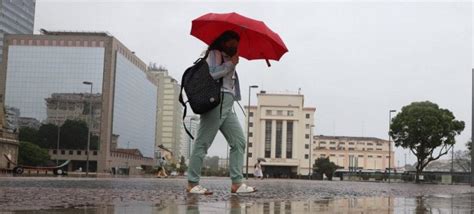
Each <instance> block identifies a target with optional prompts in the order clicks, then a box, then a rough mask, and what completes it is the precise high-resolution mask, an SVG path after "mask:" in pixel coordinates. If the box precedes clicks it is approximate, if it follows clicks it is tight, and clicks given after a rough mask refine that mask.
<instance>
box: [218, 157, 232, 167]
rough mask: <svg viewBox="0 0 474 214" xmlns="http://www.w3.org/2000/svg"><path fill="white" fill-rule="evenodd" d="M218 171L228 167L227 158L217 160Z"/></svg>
mask: <svg viewBox="0 0 474 214" xmlns="http://www.w3.org/2000/svg"><path fill="white" fill-rule="evenodd" d="M217 166H218V167H219V169H227V168H228V167H229V159H227V158H219V162H218V163H217Z"/></svg>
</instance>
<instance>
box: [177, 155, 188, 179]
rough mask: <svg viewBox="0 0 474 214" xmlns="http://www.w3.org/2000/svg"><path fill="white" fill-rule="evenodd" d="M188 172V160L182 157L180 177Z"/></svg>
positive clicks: (179, 170)
mask: <svg viewBox="0 0 474 214" xmlns="http://www.w3.org/2000/svg"><path fill="white" fill-rule="evenodd" d="M186 170H188V166H187V165H186V160H185V159H184V156H181V160H180V162H179V169H178V172H179V174H180V175H183V174H184V172H186Z"/></svg>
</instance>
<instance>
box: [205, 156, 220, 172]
mask: <svg viewBox="0 0 474 214" xmlns="http://www.w3.org/2000/svg"><path fill="white" fill-rule="evenodd" d="M204 166H205V167H209V168H211V169H215V170H217V169H218V168H219V156H212V157H205V158H204Z"/></svg>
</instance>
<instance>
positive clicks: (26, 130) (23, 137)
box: [18, 127, 38, 143]
mask: <svg viewBox="0 0 474 214" xmlns="http://www.w3.org/2000/svg"><path fill="white" fill-rule="evenodd" d="M18 138H19V140H20V141H23V142H30V143H36V141H37V140H38V130H37V129H34V128H30V127H21V128H20V133H19V134H18Z"/></svg>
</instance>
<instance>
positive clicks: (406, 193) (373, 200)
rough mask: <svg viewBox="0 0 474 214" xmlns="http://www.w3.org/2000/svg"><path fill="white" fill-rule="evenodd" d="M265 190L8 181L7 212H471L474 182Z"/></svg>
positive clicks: (2, 191) (298, 183)
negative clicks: (203, 192) (204, 192)
mask: <svg viewBox="0 0 474 214" xmlns="http://www.w3.org/2000/svg"><path fill="white" fill-rule="evenodd" d="M248 183H249V184H250V185H253V186H256V187H257V189H258V190H259V191H258V192H256V193H254V194H250V195H237V196H236V195H232V194H230V189H229V187H230V181H229V180H228V179H225V178H204V179H203V180H202V182H201V184H202V185H203V186H205V187H208V188H209V189H211V190H213V191H214V195H212V196H193V195H188V194H186V193H185V191H184V187H185V185H186V180H185V179H183V178H173V179H169V178H168V179H157V178H102V179H92V178H31V177H28V178H24V177H21V178H13V177H3V178H0V213H471V211H472V210H474V191H473V190H474V188H471V187H470V186H468V185H428V184H421V185H417V184H400V183H396V184H388V183H369V182H345V181H307V180H272V179H270V180H263V181H262V180H249V181H248Z"/></svg>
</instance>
